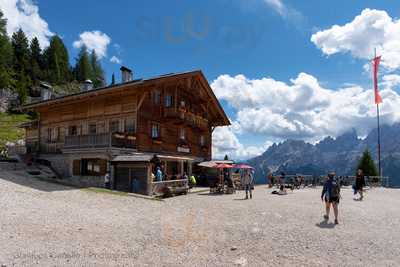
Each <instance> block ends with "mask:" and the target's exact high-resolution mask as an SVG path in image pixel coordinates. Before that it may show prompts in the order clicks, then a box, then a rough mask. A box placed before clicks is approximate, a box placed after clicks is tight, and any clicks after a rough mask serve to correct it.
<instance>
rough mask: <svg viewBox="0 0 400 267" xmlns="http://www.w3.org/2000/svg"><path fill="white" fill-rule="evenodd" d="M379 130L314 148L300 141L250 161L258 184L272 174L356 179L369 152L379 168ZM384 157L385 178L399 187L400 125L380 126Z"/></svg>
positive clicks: (327, 140) (331, 140)
mask: <svg viewBox="0 0 400 267" xmlns="http://www.w3.org/2000/svg"><path fill="white" fill-rule="evenodd" d="M377 134H378V131H377V129H374V130H372V131H371V132H370V133H369V134H368V136H367V137H366V138H365V139H360V138H358V136H357V132H356V130H354V129H353V130H352V131H349V132H347V133H345V134H343V135H341V136H338V137H337V138H332V137H326V138H325V139H323V140H321V141H320V142H318V143H317V144H315V145H313V144H310V143H306V142H304V141H300V140H286V141H284V142H282V143H279V144H273V145H272V146H270V147H269V148H268V150H267V151H265V152H264V153H263V154H262V155H260V156H257V157H255V158H253V159H250V160H248V163H249V164H251V165H252V166H254V167H255V168H256V174H255V177H256V180H257V182H258V183H265V181H266V176H267V174H268V173H269V172H272V173H280V172H281V171H284V172H285V173H286V174H310V175H323V174H326V173H327V172H329V171H335V172H336V173H337V174H338V175H354V174H355V169H356V166H357V163H358V160H359V159H360V157H361V156H362V153H363V151H364V150H365V149H367V148H368V149H369V151H370V152H371V154H372V156H373V158H374V160H375V162H376V164H378V160H377V158H378V156H377V150H378V149H377V138H378V137H377ZM381 157H382V161H381V162H382V169H383V175H384V176H390V185H391V186H400V123H397V124H394V125H391V126H389V125H384V126H381Z"/></svg>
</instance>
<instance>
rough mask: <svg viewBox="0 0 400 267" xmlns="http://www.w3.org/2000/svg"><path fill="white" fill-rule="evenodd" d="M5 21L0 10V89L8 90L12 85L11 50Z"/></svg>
mask: <svg viewBox="0 0 400 267" xmlns="http://www.w3.org/2000/svg"><path fill="white" fill-rule="evenodd" d="M6 25H7V19H5V18H3V13H2V12H1V10H0V89H3V88H10V87H11V85H12V83H13V79H12V77H13V68H12V67H13V65H12V64H13V49H12V46H11V43H10V40H9V38H8V36H7V30H6Z"/></svg>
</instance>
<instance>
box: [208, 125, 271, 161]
mask: <svg viewBox="0 0 400 267" xmlns="http://www.w3.org/2000/svg"><path fill="white" fill-rule="evenodd" d="M270 145H272V142H266V143H265V144H263V145H262V146H244V145H243V144H241V143H240V142H239V140H238V138H237V137H236V135H235V133H234V132H233V131H232V128H231V127H218V128H216V129H215V130H214V132H213V153H212V154H213V157H214V158H215V159H223V158H224V156H225V155H228V157H229V158H231V159H234V160H243V159H249V158H253V157H255V156H258V155H260V154H262V153H263V152H264V151H265V150H267V148H268V147H269V146H270Z"/></svg>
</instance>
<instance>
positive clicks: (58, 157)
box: [40, 153, 111, 187]
mask: <svg viewBox="0 0 400 267" xmlns="http://www.w3.org/2000/svg"><path fill="white" fill-rule="evenodd" d="M82 158H100V159H106V160H110V159H111V156H110V155H108V154H107V153H100V154H93V153H74V154H55V155H52V154H42V155H40V159H45V160H48V161H50V162H51V166H52V168H53V169H54V170H55V171H56V172H57V174H58V175H59V176H61V177H60V178H61V180H62V181H63V182H64V183H66V184H70V185H73V186H78V187H104V177H103V176H74V175H73V174H72V168H73V166H72V164H73V161H74V160H79V159H82Z"/></svg>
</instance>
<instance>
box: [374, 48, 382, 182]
mask: <svg viewBox="0 0 400 267" xmlns="http://www.w3.org/2000/svg"><path fill="white" fill-rule="evenodd" d="M374 58H376V48H375V57H374ZM376 115H377V116H376V118H377V123H378V168H379V169H378V173H379V176H381V175H382V168H381V127H380V120H379V103H376Z"/></svg>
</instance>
